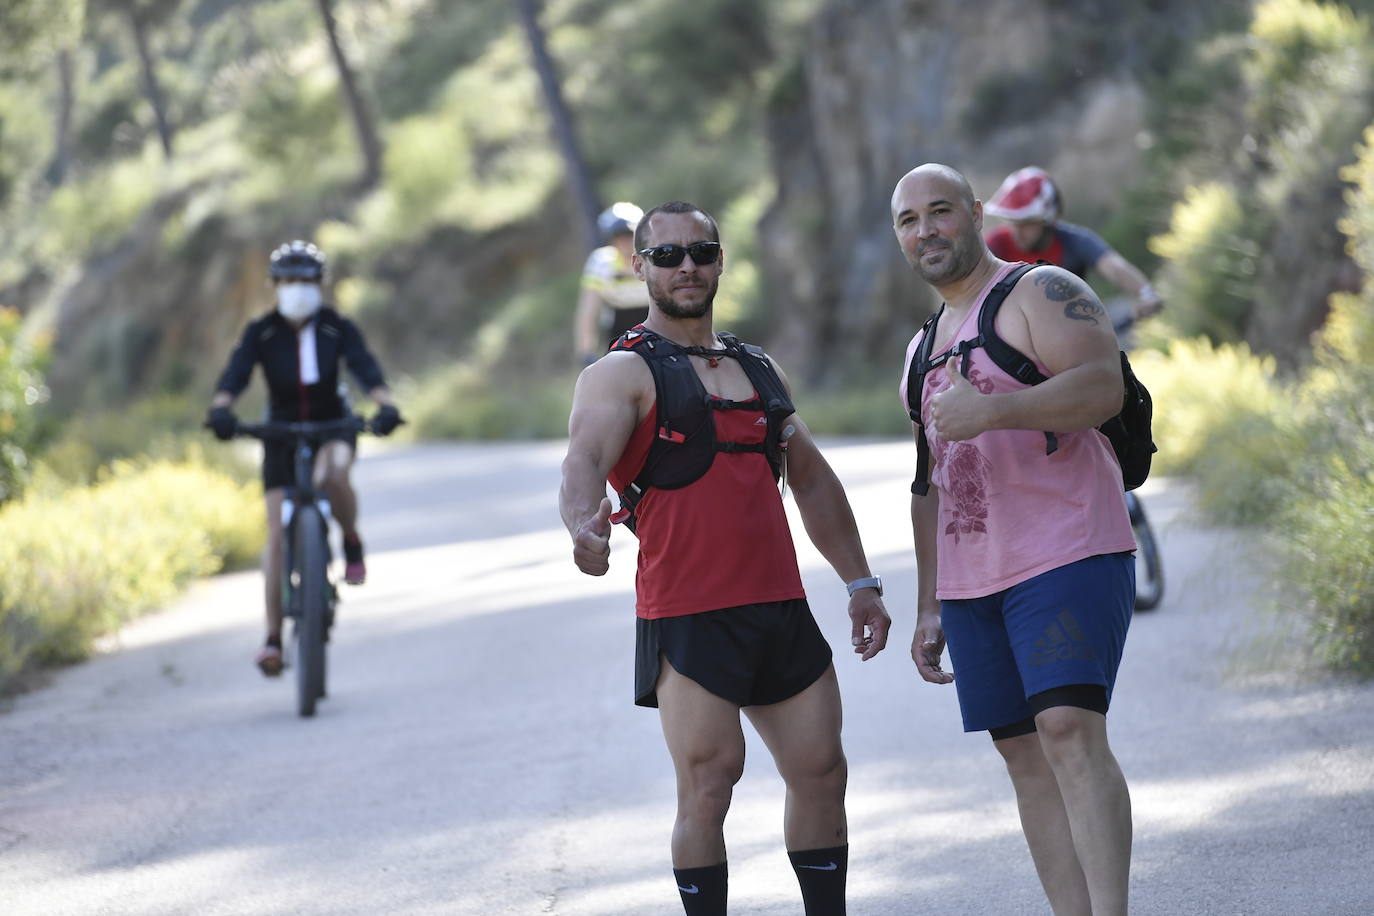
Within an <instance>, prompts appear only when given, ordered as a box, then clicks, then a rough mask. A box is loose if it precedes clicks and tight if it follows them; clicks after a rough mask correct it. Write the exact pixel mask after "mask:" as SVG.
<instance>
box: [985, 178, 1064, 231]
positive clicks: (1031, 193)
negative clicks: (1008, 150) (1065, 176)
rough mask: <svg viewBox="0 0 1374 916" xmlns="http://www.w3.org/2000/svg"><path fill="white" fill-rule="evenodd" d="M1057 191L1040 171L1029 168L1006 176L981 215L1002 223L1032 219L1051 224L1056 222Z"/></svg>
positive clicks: (1057, 208)
mask: <svg viewBox="0 0 1374 916" xmlns="http://www.w3.org/2000/svg"><path fill="white" fill-rule="evenodd" d="M1059 206H1060V205H1059V188H1058V187H1056V186H1055V184H1054V182H1053V181H1052V180H1051V179H1050V176H1049V174H1048V173H1047V172H1046V171H1045V170H1044V169H1042V168H1039V167H1037V166H1033V165H1029V166H1026V167H1025V168H1024V169H1017V170H1016V171H1015V172H1012V173H1011V174H1010V175H1008V176H1007V178H1006V180H1005V181H1003V182H1002V186H1001V187H1000V188H998V189H997V193H996V194H994V195H992V199H991V200H989V201H988V202H987V203H986V204H984V205H983V212H985V213H989V214H991V215H992V216H1000V217H1001V218H1002V219H1009V220H1023V219H1035V220H1040V221H1041V222H1044V223H1052V222H1054V221H1055V220H1057V219H1058V218H1059Z"/></svg>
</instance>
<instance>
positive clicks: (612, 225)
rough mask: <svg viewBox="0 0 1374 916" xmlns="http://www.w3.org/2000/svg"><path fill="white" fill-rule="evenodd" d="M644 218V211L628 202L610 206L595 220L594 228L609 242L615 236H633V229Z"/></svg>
mask: <svg viewBox="0 0 1374 916" xmlns="http://www.w3.org/2000/svg"><path fill="white" fill-rule="evenodd" d="M643 218H644V211H643V210H641V209H639V208H638V207H636V206H635V205H634V204H632V203H630V202H629V201H624V200H622V201H619V202H617V203H613V204H611V205H610V206H609V207H607V208H606V209H605V210H602V211H601V215H600V216H598V217H597V218H596V228H597V230H598V231H599V232H600V233H601V238H602V239H604V240H605V241H607V242H609V241H610V240H611V239H613V238H615V237H616V236H617V235H634V231H635V227H636V226H638V225H639V221H640V220H641V219H643Z"/></svg>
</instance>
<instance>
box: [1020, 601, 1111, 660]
mask: <svg viewBox="0 0 1374 916" xmlns="http://www.w3.org/2000/svg"><path fill="white" fill-rule="evenodd" d="M1034 649H1035V651H1034V652H1032V653H1031V658H1030V663H1031V664H1032V665H1033V666H1036V667H1038V666H1040V665H1049V664H1052V663H1054V662H1066V661H1069V660H1071V659H1075V658H1078V659H1088V658H1096V657H1097V650H1095V649H1094V648H1093V647H1092V646H1090V645H1089V644H1088V638H1087V636H1086V635H1085V634H1084V633H1083V628H1082V627H1080V626H1079V625H1078V621H1077V620H1075V619H1074V616H1073V615H1072V614H1070V613H1069V612H1068V611H1067V610H1065V611H1060V612H1059V616H1058V617H1056V618H1054V623H1052V624H1050V625H1049V626H1048V627H1046V628H1045V635H1044V636H1041V637H1040V638H1039V639H1037V640H1036V641H1035V643H1034Z"/></svg>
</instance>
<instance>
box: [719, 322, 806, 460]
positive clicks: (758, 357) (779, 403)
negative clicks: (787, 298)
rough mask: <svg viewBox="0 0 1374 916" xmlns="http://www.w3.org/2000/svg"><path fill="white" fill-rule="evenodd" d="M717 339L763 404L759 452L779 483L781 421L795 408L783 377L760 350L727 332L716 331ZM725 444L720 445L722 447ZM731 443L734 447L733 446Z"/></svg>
mask: <svg viewBox="0 0 1374 916" xmlns="http://www.w3.org/2000/svg"><path fill="white" fill-rule="evenodd" d="M716 336H717V337H719V338H720V341H721V343H723V344H724V345H725V349H726V352H728V353H729V354H730V355H732V356H734V357H735V358H736V359H738V360H739V364H740V368H742V369H743V370H744V374H745V375H746V376H748V377H749V382H750V383H751V384H752V385H753V386H754V391H756V392H758V400H759V401H760V402H761V404H762V407H763V415H764V418H765V420H766V421H767V423H768V430H767V432H766V433H765V435H764V439H763V448H762V449H761V451H762V452H763V454H764V455H765V456H766V457H767V458H768V464H769V466H770V467H771V468H772V471H773V479H774V480H778V479H779V478H780V477H781V476H782V468H783V444H782V443H783V428H782V424H783V421H784V420H786V419H787V418H788V417H790V416H792V414H794V413H796V411H797V408H796V407H795V406H794V405H793V404H792V398H791V396H790V395H788V393H787V386H786V385H785V384H783V381H782V378H781V377H780V376H779V375H778V373H777V370H776V369H774V368H773V361H772V360H770V359H769V358H768V354H767V353H765V352H764V350H763V347H760V346H757V345H755V344H750V343H744V342H742V341H741V340H740V339H739V338H738V337H736V336H735V335H734V334H731V333H730V332H728V331H719V332H717V334H716ZM724 444H725V443H721V445H724ZM731 444H732V445H733V443H731ZM723 450H726V451H728V450H732V449H728V448H727V449H723ZM740 450H741V451H755V450H756V448H755V447H753V446H742V447H741V448H740Z"/></svg>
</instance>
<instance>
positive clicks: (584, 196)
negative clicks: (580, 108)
mask: <svg viewBox="0 0 1374 916" xmlns="http://www.w3.org/2000/svg"><path fill="white" fill-rule="evenodd" d="M516 6H517V7H518V9H519V10H520V21H521V23H522V24H523V25H524V27H525V35H526V37H527V38H528V39H529V43H530V54H531V56H532V57H533V58H534V69H535V70H536V71H537V72H538V73H539V83H540V85H541V86H543V88H544V102H545V103H546V104H547V105H548V106H549V117H550V119H551V120H552V121H553V133H554V139H555V140H556V141H557V143H558V149H559V151H560V152H561V153H562V155H563V165H564V167H565V168H566V169H567V171H568V181H569V182H570V183H571V184H572V192H573V196H574V198H576V200H577V207H578V210H580V211H581V215H582V231H583V232H584V234H585V236H586V239H587V248H588V250H591V249H592V248H595V247H596V246H597V245H599V244H601V240H600V238H599V237H598V232H597V229H596V217H597V214H598V213H600V212H601V204H600V203H599V201H598V198H597V193H596V187H595V186H594V185H593V184H592V179H591V176H590V175H588V174H587V164H586V162H585V161H584V160H583V158H582V148H581V146H580V145H579V144H578V142H577V130H576V129H575V127H574V125H573V118H572V112H570V111H569V110H568V106H567V105H566V104H565V103H564V101H563V89H562V86H561V84H560V83H559V80H558V71H557V70H556V69H555V68H554V63H553V59H552V58H551V57H550V56H549V49H548V46H547V45H546V44H545V42H544V31H543V29H541V28H540V27H539V5H538V0H519V2H518V3H517V4H516Z"/></svg>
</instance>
